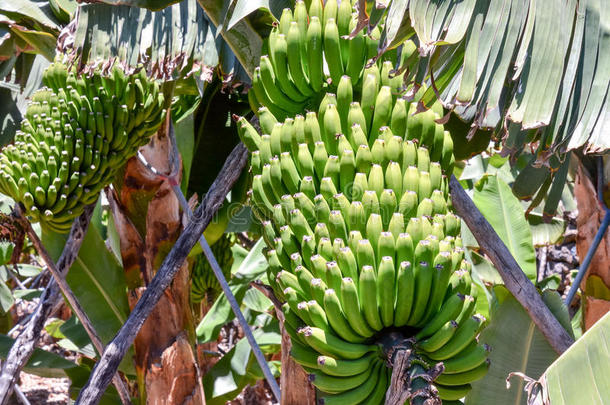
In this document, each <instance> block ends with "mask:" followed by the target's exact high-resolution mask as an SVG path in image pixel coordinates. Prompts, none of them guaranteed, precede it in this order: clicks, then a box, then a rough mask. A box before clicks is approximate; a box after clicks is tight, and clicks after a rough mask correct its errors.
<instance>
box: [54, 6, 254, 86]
mask: <svg viewBox="0 0 610 405" xmlns="http://www.w3.org/2000/svg"><path fill="white" fill-rule="evenodd" d="M109 3H112V4H113V5H111V4H104V3H90V4H81V5H79V8H78V11H77V15H76V18H75V19H74V20H73V21H72V22H71V23H70V25H69V26H68V27H66V29H65V30H64V31H63V32H62V35H61V37H60V39H59V41H58V44H57V45H58V49H60V50H61V51H62V52H64V53H66V54H67V55H68V57H69V60H71V61H73V62H75V63H76V66H78V67H79V68H80V69H82V70H83V71H87V70H89V69H92V68H94V67H96V66H98V65H102V66H103V67H104V68H108V67H109V66H111V65H113V64H114V63H119V64H120V65H121V66H123V67H124V68H125V70H126V71H127V72H130V71H133V70H135V69H136V68H138V67H139V66H141V65H144V66H145V68H146V69H147V72H148V73H149V75H150V76H152V77H156V78H162V79H165V80H171V79H176V78H178V77H181V76H189V75H194V76H195V77H196V78H197V79H198V80H201V81H210V80H211V79H212V78H213V76H214V73H215V70H216V69H217V68H218V71H219V74H220V75H221V76H222V77H223V79H224V80H225V81H226V82H242V81H248V80H249V79H248V76H247V75H246V74H245V72H244V70H243V68H242V67H241V65H240V63H239V62H238V60H237V59H236V57H235V55H234V54H233V52H232V51H231V49H230V48H229V46H228V45H227V43H226V42H225V41H223V39H222V37H220V36H218V35H217V32H216V31H217V30H216V27H215V26H214V24H213V23H212V22H211V21H210V19H209V18H208V16H207V15H206V14H205V13H204V11H203V9H202V8H201V7H199V6H198V5H197V1H196V0H182V1H180V2H177V3H175V4H172V5H170V6H168V7H166V8H163V9H161V10H159V11H150V10H148V9H146V8H139V7H132V6H130V5H129V4H131V2H129V1H126V2H109Z"/></svg>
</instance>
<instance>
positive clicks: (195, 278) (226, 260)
mask: <svg viewBox="0 0 610 405" xmlns="http://www.w3.org/2000/svg"><path fill="white" fill-rule="evenodd" d="M236 240H237V239H236V237H235V234H226V233H225V234H223V236H221V237H220V239H218V241H217V242H216V243H214V244H213V245H212V246H211V249H212V253H214V257H215V258H216V260H217V261H218V264H219V265H220V268H221V269H222V272H223V274H224V275H225V278H227V279H228V278H229V277H230V276H231V266H233V252H232V251H231V247H232V246H233V245H234V244H235V242H236ZM191 282H192V284H191V301H192V302H195V303H198V302H201V301H203V299H204V298H206V299H207V302H208V303H209V304H210V305H211V304H212V303H213V302H214V301H215V300H216V297H218V295H219V294H220V293H221V292H222V288H221V287H220V284H219V283H218V279H217V278H216V276H215V275H214V271H213V270H212V267H211V266H210V263H209V262H208V259H206V257H205V255H204V254H203V253H202V254H199V255H198V256H197V259H196V260H195V263H194V264H193V269H192V272H191Z"/></svg>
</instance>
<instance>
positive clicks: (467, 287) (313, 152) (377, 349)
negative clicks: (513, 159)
mask: <svg viewBox="0 0 610 405" xmlns="http://www.w3.org/2000/svg"><path fill="white" fill-rule="evenodd" d="M347 4H349V2H348V1H344V2H341V4H339V5H338V7H337V3H336V2H335V1H332V0H330V1H327V2H326V5H325V7H324V8H323V9H319V4H318V2H317V1H313V2H312V5H311V7H310V11H309V15H308V16H306V17H307V18H306V17H303V16H302V14H304V12H303V7H304V6H303V5H302V4H301V3H300V2H297V5H296V6H295V12H294V14H293V15H291V14H290V13H289V12H288V11H285V12H284V14H283V15H282V19H281V20H280V24H279V28H278V32H276V33H275V34H272V38H271V39H270V41H269V43H270V46H269V48H270V49H271V50H272V53H271V57H270V58H265V57H263V58H261V66H260V68H259V69H257V73H256V75H259V74H260V82H261V83H262V84H263V85H262V86H259V84H257V80H258V79H257V78H256V77H255V79H254V83H253V91H251V92H250V93H254V95H255V98H256V101H258V102H260V104H262V106H261V107H259V108H258V110H257V116H258V119H259V123H260V128H261V133H260V134H259V133H258V132H257V131H256V130H255V129H254V128H253V127H252V126H251V125H250V124H249V122H248V121H247V120H246V119H245V118H243V117H242V118H239V119H238V130H239V133H240V137H241V139H242V141H243V142H244V144H245V145H246V146H247V147H248V149H249V150H250V152H251V170H252V173H253V175H254V177H253V182H252V204H253V209H254V210H255V212H256V213H257V215H258V216H259V218H260V219H261V221H262V228H263V237H264V239H265V241H266V243H267V245H268V247H269V250H268V251H267V252H266V254H267V259H268V262H269V266H270V272H271V273H272V274H270V277H269V279H270V280H271V284H272V287H273V288H274V291H275V292H276V294H277V295H278V297H280V298H281V299H282V300H283V301H284V302H285V304H284V305H283V310H284V314H285V318H286V322H285V326H286V329H287V331H288V332H289V333H290V335H291V338H292V343H293V348H292V351H291V354H292V356H293V357H294V359H295V360H296V361H297V362H298V363H299V364H301V365H302V366H303V367H304V368H305V370H306V371H307V372H308V373H309V376H310V379H311V381H312V383H313V384H314V385H315V386H316V387H317V388H318V389H319V391H320V397H321V398H320V402H321V403H328V404H335V403H336V404H358V403H365V404H378V403H382V402H383V400H384V397H385V393H386V390H387V388H388V385H389V381H390V375H391V370H390V369H389V368H388V367H387V366H386V364H387V363H391V359H388V353H389V352H391V347H387V343H386V342H387V341H388V339H387V336H388V334H391V333H396V332H397V331H398V332H399V333H400V334H401V335H402V336H403V337H404V338H408V339H409V340H410V341H412V342H413V346H414V348H415V353H414V354H413V355H414V356H415V357H414V359H415V360H416V361H413V362H412V363H413V367H421V366H422V365H423V366H424V368H430V367H432V365H433V364H436V363H438V362H443V363H444V365H445V371H444V372H443V373H442V374H441V375H440V376H439V377H438V378H437V379H436V380H435V381H434V382H433V384H434V386H435V388H436V390H437V391H438V395H439V397H440V398H441V399H443V400H445V401H453V400H456V399H459V398H462V397H464V396H465V395H466V393H467V392H468V391H469V389H470V383H471V382H473V381H475V380H477V379H479V378H481V377H482V376H484V375H485V373H486V371H487V368H488V366H489V362H488V360H487V357H488V353H489V348H488V347H487V346H485V345H482V344H479V342H478V338H477V336H478V334H479V332H480V330H481V328H482V326H483V324H484V318H483V317H482V316H480V315H477V314H475V304H476V295H477V294H476V293H477V290H476V287H475V286H474V285H473V283H472V280H471V278H470V264H469V263H468V262H467V261H465V260H464V259H463V250H462V247H461V246H462V244H461V239H460V237H459V233H460V219H459V218H458V217H456V216H455V215H454V214H453V213H452V209H451V203H450V198H449V194H448V182H447V176H449V175H451V173H452V170H453V166H454V157H453V143H452V139H451V136H450V134H449V133H448V132H447V131H445V130H444V128H443V126H442V125H441V124H439V123H437V121H438V119H439V118H440V117H441V116H442V108H440V107H439V106H438V105H435V106H433V108H432V109H430V110H427V111H424V112H418V110H417V105H416V103H410V102H408V101H407V100H406V99H405V98H404V97H403V96H402V95H403V94H404V89H402V87H401V85H402V79H401V78H400V77H398V79H397V77H393V76H392V69H393V66H394V65H393V64H392V62H391V61H383V60H379V61H377V62H376V63H371V65H370V66H369V67H365V61H366V58H367V57H368V56H367V55H370V54H369V53H367V52H366V51H365V50H363V51H362V52H361V53H360V54H358V55H359V56H358V63H355V62H354V65H353V66H351V67H352V68H353V70H351V69H345V68H344V67H345V66H350V58H351V57H352V53H351V52H349V50H350V49H354V48H356V47H357V44H356V43H355V42H354V41H359V39H358V38H364V37H358V36H357V37H355V38H354V39H352V40H348V39H346V38H344V37H341V36H339V40H338V42H337V44H336V46H335V41H328V42H327V41H326V40H325V37H323V38H324V39H323V41H322V45H320V47H319V48H315V46H316V45H315V44H316V42H315V40H314V39H315V38H318V36H319V35H318V34H316V35H318V36H316V35H313V34H312V35H309V32H310V31H313V32H314V33H317V32H320V31H321V32H324V34H326V32H327V31H328V32H330V33H333V35H334V31H335V30H339V31H340V29H339V28H338V26H343V27H349V26H350V25H353V18H354V14H353V12H354V11H353V10H352V9H351V5H350V10H347ZM348 11H349V12H348ZM341 13H344V14H345V15H350V18H345V19H341V18H340V17H339V16H340V15H342V14H341ZM327 16H329V17H328V18H327ZM333 16H336V17H333ZM289 17H291V18H292V20H291V19H290V18H289ZM335 18H336V20H335ZM303 21H304V22H303ZM320 21H323V23H322V28H321V29H320V28H318V25H319V23H320ZM335 21H348V22H347V23H342V24H337V23H335ZM286 27H288V28H286ZM297 29H299V32H301V33H302V32H306V33H307V34H308V35H307V36H306V38H309V40H307V41H305V42H306V43H307V45H306V48H305V49H306V51H305V52H304V53H302V49H303V48H302V45H301V46H300V47H299V48H296V47H295V48H294V49H293V50H292V51H288V55H293V56H292V57H293V58H296V57H298V58H299V69H301V70H298V69H296V68H293V69H295V72H294V73H293V71H292V70H290V68H291V64H290V60H289V61H288V68H289V72H288V74H285V72H284V73H282V75H280V76H278V74H279V73H278V72H279V68H280V64H281V63H284V65H285V62H284V60H283V59H281V57H282V52H280V53H279V54H277V53H274V52H273V49H274V46H275V47H278V45H277V44H278V43H279V44H280V46H279V47H278V48H279V49H283V40H284V38H283V37H282V35H284V36H286V37H288V36H290V34H291V32H292V33H293V35H292V36H296V34H295V33H296V30H297ZM340 32H341V31H340ZM273 35H275V36H276V38H273ZM299 38H302V34H301V36H299ZM333 38H335V36H333ZM342 40H345V42H342ZM274 41H275V45H274ZM364 43H365V46H364V48H365V49H373V48H374V49H375V50H376V49H377V42H376V41H372V40H370V39H369V38H364ZM367 44H368V45H367ZM297 50H298V51H299V52H297ZM314 52H317V55H312V53H314ZM274 55H275V56H274ZM278 55H279V56H278ZM299 55H300V56H299ZM320 55H324V60H325V63H324V65H325V69H324V70H323V71H324V74H323V75H321V76H322V77H325V75H326V71H328V74H329V76H330V80H326V81H325V80H323V84H322V85H321V86H320V85H319V81H318V80H317V77H319V75H317V73H316V74H313V75H312V72H317V71H318V70H319V69H317V66H318V59H319V58H320ZM333 58H334V59H333ZM339 61H340V62H339ZM356 66H358V68H356ZM267 70H269V71H270V70H273V71H274V72H275V75H276V76H275V79H274V81H273V82H270V81H269V80H267V79H269V74H267V73H264V72H265V71H267ZM299 73H303V74H304V76H305V77H304V78H302V77H300V76H299ZM305 73H309V75H306V74H305ZM264 77H266V78H267V79H263V78H264ZM271 77H272V78H273V75H271ZM306 85H307V86H306ZM257 86H259V87H258V90H257ZM332 86H334V87H332ZM261 89H264V90H265V93H264V94H263V92H262V91H261ZM279 90H281V91H282V92H283V95H284V96H289V95H290V97H285V98H288V99H289V100H288V101H291V102H292V103H288V102H287V100H285V99H280V98H278V97H277V94H276V96H273V92H276V91H279ZM318 90H320V91H321V93H320V95H319V97H317V99H316V100H318V104H317V106H315V107H314V108H312V105H311V104H309V105H307V104H306V103H307V97H313V96H310V93H309V92H312V91H313V92H315V91H318ZM299 95H300V96H299ZM265 97H266V98H265ZM299 97H300V98H299ZM313 99H314V98H311V99H309V100H313ZM299 100H301V101H299ZM305 108H308V109H310V111H308V112H305ZM312 110H313V111H312Z"/></svg>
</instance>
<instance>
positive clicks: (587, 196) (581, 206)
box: [572, 162, 610, 329]
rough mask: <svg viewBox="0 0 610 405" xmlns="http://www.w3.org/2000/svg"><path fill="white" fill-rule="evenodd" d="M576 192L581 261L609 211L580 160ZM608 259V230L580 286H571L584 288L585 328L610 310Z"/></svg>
mask: <svg viewBox="0 0 610 405" xmlns="http://www.w3.org/2000/svg"><path fill="white" fill-rule="evenodd" d="M574 194H575V196H576V204H577V206H578V218H577V219H576V226H577V229H578V233H577V237H576V251H577V253H578V257H579V258H580V260H581V262H582V260H583V259H584V258H585V256H586V255H587V251H588V250H589V247H590V246H591V245H592V243H593V239H594V238H595V234H596V233H597V231H598V229H599V227H600V224H601V222H602V220H603V218H604V215H605V214H606V213H605V210H604V208H602V206H601V204H600V203H599V200H598V194H597V191H596V189H595V186H594V185H593V182H592V181H591V178H590V177H589V175H588V174H587V171H586V169H585V168H584V166H583V165H582V164H581V163H580V162H579V163H578V169H577V176H576V181H575V184H574ZM609 261H610V234H609V233H608V232H606V234H605V235H604V237H603V239H602V241H601V243H600V244H599V246H598V248H597V250H596V252H595V255H594V256H593V259H592V260H591V264H590V265H589V268H588V270H587V274H586V275H585V277H584V278H583V280H582V282H581V284H580V286H572V288H578V287H580V289H581V291H582V292H583V295H582V297H583V298H582V299H583V300H584V302H583V304H584V305H583V307H582V308H583V322H584V325H583V327H584V328H585V329H589V328H590V327H591V326H593V324H594V323H595V322H597V320H599V319H600V318H601V317H603V316H604V315H605V314H606V313H607V312H609V311H610V300H608V293H610V268H609V267H608V263H609ZM604 292H605V293H604Z"/></svg>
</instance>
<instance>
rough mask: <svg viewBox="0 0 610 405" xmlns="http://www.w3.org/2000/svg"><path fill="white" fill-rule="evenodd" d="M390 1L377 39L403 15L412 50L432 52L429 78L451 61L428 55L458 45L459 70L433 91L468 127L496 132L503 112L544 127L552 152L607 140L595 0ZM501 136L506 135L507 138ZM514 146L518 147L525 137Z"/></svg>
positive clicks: (605, 63) (388, 38)
mask: <svg viewBox="0 0 610 405" xmlns="http://www.w3.org/2000/svg"><path fill="white" fill-rule="evenodd" d="M370 1H371V0H368V1H367V2H370ZM377 3H379V2H377ZM388 3H391V4H389V7H388V8H387V20H386V21H385V25H384V27H383V35H384V36H385V44H382V48H384V47H385V46H387V45H389V44H390V43H393V42H394V40H395V38H396V35H397V34H398V29H397V27H399V26H400V25H402V24H403V23H404V22H406V21H410V22H411V25H412V27H413V29H414V30H415V33H416V35H417V37H418V39H419V43H420V53H422V54H424V55H430V56H431V58H430V60H431V63H430V64H429V65H428V66H426V69H427V73H428V74H430V73H433V74H434V77H435V78H438V77H440V76H441V75H442V74H443V72H444V71H446V70H447V69H448V67H449V66H450V65H451V63H446V61H444V60H443V59H442V58H438V57H436V56H438V55H440V54H441V53H442V52H444V51H445V50H446V49H447V48H452V47H457V46H465V52H463V53H455V55H456V56H455V57H457V58H459V62H460V65H461V66H460V70H459V72H458V73H457V74H455V75H454V77H453V78H452V80H448V81H447V82H446V83H444V85H443V83H441V84H440V85H439V87H438V88H437V89H436V90H437V91H438V92H439V93H440V94H441V95H442V96H443V99H444V101H445V102H446V103H447V104H448V105H451V106H452V107H454V108H455V111H456V112H457V113H458V114H459V115H460V116H462V117H464V118H468V120H469V121H474V125H475V126H480V127H484V128H496V130H497V132H498V133H499V134H500V135H504V134H505V132H504V129H503V127H504V125H498V124H499V123H502V122H504V121H506V122H509V121H510V122H514V123H517V124H518V126H519V127H520V129H522V130H529V129H532V128H540V127H544V129H543V130H542V134H541V136H542V138H543V139H546V143H547V145H551V148H550V150H552V151H555V150H558V149H559V148H561V147H563V146H567V148H568V149H573V148H578V147H581V146H583V145H584V146H587V148H588V150H589V151H601V150H605V149H608V148H609V147H610V140H608V138H607V137H604V136H603V134H607V132H608V126H609V125H610V120H608V111H610V109H609V105H610V104H609V99H608V92H609V89H610V86H609V85H608V69H609V67H610V54H609V53H608V50H609V49H610V36H609V35H608V33H609V31H610V26H609V25H608V24H607V21H608V20H609V19H610V9H609V8H608V7H606V6H605V4H604V2H603V1H600V0H586V1H578V2H577V1H575V0H570V1H561V0H550V1H531V0H492V1H487V0H467V1H460V2H449V1H432V2H431V1H427V0H410V1H404V0H402V1H398V0H394V1H391V2H390V1H388V2H385V4H386V5H387V4H388ZM375 23H376V22H374V21H371V24H375ZM439 82H440V81H438V80H437V81H436V83H437V84H439ZM429 91H432V89H431V90H429ZM517 132H519V130H517ZM512 135H514V136H517V135H516V134H512ZM509 138H511V137H507V138H505V139H504V141H505V142H508V143H510V142H511V141H512V139H509ZM513 139H514V138H513ZM514 146H517V148H518V150H521V149H523V147H524V146H525V142H524V140H523V139H522V141H521V142H518V144H517V145H514ZM540 157H541V159H546V158H548V157H549V154H546V155H545V156H542V155H541V156H540Z"/></svg>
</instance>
